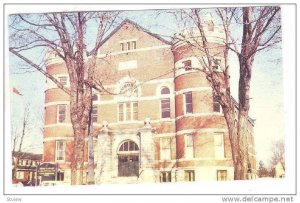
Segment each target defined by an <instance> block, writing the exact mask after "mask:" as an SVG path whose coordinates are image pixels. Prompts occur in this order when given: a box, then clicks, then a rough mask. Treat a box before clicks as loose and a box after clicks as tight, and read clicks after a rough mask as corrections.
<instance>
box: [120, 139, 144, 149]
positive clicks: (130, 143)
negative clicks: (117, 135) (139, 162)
mask: <svg viewBox="0 0 300 203" xmlns="http://www.w3.org/2000/svg"><path fill="white" fill-rule="evenodd" d="M119 151H120V152H124V151H139V147H138V146H137V144H135V143H134V142H133V141H131V140H126V141H125V142H123V144H122V145H121V146H120V148H119Z"/></svg>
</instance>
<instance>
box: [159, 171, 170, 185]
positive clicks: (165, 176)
mask: <svg viewBox="0 0 300 203" xmlns="http://www.w3.org/2000/svg"><path fill="white" fill-rule="evenodd" d="M171 180H172V176H171V171H163V172H160V182H162V183H165V182H171Z"/></svg>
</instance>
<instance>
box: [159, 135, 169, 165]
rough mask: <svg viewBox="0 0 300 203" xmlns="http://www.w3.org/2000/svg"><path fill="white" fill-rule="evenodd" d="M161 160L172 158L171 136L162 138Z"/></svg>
mask: <svg viewBox="0 0 300 203" xmlns="http://www.w3.org/2000/svg"><path fill="white" fill-rule="evenodd" d="M160 144H161V149H160V150H161V153H160V159H161V160H170V159H171V139H170V138H169V137H165V138H161V142H160Z"/></svg>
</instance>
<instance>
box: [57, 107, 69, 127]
mask: <svg viewBox="0 0 300 203" xmlns="http://www.w3.org/2000/svg"><path fill="white" fill-rule="evenodd" d="M57 109H58V110H57V111H58V112H57V113H58V123H65V122H66V112H67V105H66V104H60V105H58V106H57Z"/></svg>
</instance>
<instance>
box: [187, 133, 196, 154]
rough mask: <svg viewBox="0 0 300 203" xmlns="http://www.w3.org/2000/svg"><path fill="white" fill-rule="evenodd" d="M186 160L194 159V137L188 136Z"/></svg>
mask: <svg viewBox="0 0 300 203" xmlns="http://www.w3.org/2000/svg"><path fill="white" fill-rule="evenodd" d="M185 150H186V152H185V158H194V135H186V148H185Z"/></svg>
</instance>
